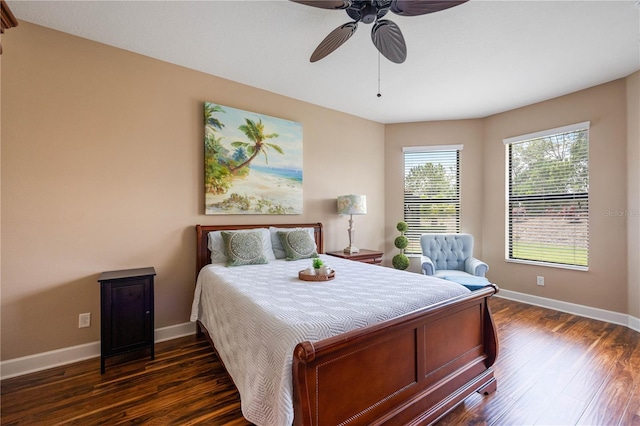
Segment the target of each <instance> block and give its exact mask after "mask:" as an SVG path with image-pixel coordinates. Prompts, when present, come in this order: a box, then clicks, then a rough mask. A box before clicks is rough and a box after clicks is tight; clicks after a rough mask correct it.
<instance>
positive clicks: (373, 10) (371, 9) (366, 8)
mask: <svg viewBox="0 0 640 426" xmlns="http://www.w3.org/2000/svg"><path fill="white" fill-rule="evenodd" d="M360 13H361V15H360V16H361V18H360V21H362V23H364V24H371V23H372V22H373V21H375V20H376V17H377V16H378V8H377V7H375V6H374V5H373V4H371V3H364V4H363V5H362V9H360Z"/></svg>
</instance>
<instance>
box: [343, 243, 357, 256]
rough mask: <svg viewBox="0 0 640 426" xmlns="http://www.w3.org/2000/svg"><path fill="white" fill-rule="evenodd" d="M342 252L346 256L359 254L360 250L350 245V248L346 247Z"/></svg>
mask: <svg viewBox="0 0 640 426" xmlns="http://www.w3.org/2000/svg"><path fill="white" fill-rule="evenodd" d="M344 252H345V253H346V254H354V253H360V249H359V248H358V247H356V246H353V245H352V246H349V247H346V248H345V249H344Z"/></svg>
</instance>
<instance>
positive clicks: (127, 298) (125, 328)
mask: <svg viewBox="0 0 640 426" xmlns="http://www.w3.org/2000/svg"><path fill="white" fill-rule="evenodd" d="M155 275H156V271H155V269H154V268H139V269H126V270H122V271H108V272H103V273H102V274H100V277H99V278H98V282H99V283H100V338H101V341H100V373H103V374H104V363H105V359H106V358H108V357H110V356H114V355H118V354H121V353H125V352H131V351H137V350H140V349H146V348H149V349H151V359H154V350H153V333H154V330H153V277H154V276H155Z"/></svg>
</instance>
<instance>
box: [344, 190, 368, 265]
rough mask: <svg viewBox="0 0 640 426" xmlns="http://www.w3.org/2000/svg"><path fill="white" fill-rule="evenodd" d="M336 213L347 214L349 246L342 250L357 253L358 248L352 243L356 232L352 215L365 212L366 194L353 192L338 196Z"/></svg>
mask: <svg viewBox="0 0 640 426" xmlns="http://www.w3.org/2000/svg"><path fill="white" fill-rule="evenodd" d="M338 214H341V215H347V214H348V215H349V246H348V247H347V248H345V249H344V252H345V253H349V254H351V253H358V252H359V251H360V250H358V248H357V247H356V246H355V245H354V244H353V241H354V235H355V232H356V231H355V230H354V229H353V215H354V214H367V196H366V195H353V194H350V195H340V196H338Z"/></svg>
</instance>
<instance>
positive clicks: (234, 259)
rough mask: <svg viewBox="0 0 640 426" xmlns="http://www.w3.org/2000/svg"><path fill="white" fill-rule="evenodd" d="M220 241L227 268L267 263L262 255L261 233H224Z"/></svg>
mask: <svg viewBox="0 0 640 426" xmlns="http://www.w3.org/2000/svg"><path fill="white" fill-rule="evenodd" d="M222 240H223V241H224V247H225V250H226V254H227V266H242V265H258V264H262V263H269V260H268V259H267V257H266V256H265V254H264V251H263V243H262V232H260V231H257V232H225V231H222Z"/></svg>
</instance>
